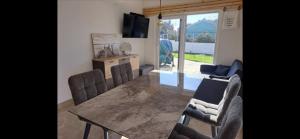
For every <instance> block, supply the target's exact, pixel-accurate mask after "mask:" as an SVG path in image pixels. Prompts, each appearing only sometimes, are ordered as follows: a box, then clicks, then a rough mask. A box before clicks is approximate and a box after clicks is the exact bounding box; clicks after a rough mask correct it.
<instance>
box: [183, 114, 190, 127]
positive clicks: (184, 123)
mask: <svg viewBox="0 0 300 139" xmlns="http://www.w3.org/2000/svg"><path fill="white" fill-rule="evenodd" d="M190 119H191V118H190V116H188V115H184V118H183V123H182V124H183V125H185V126H187V125H188V124H189V123H190Z"/></svg>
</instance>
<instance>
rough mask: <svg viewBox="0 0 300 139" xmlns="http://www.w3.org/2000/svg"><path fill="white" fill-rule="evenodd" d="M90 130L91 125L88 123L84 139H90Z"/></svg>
mask: <svg viewBox="0 0 300 139" xmlns="http://www.w3.org/2000/svg"><path fill="white" fill-rule="evenodd" d="M90 129H91V124H89V123H86V125H85V130H84V135H83V139H88V137H89V133H90Z"/></svg>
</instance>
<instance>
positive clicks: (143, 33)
mask: <svg viewBox="0 0 300 139" xmlns="http://www.w3.org/2000/svg"><path fill="white" fill-rule="evenodd" d="M148 27H149V18H145V17H144V16H142V15H138V14H134V13H131V14H124V20H123V31H122V34H123V38H147V37H148Z"/></svg>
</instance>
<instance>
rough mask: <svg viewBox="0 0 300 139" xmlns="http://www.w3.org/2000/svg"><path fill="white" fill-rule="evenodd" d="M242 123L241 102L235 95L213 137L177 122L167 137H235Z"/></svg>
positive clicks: (198, 138)
mask: <svg viewBox="0 0 300 139" xmlns="http://www.w3.org/2000/svg"><path fill="white" fill-rule="evenodd" d="M242 124H243V103H242V98H241V97H240V96H235V97H234V98H233V100H232V101H231V103H230V106H229V108H228V111H227V112H226V114H225V116H224V119H223V121H222V123H221V125H220V127H218V134H217V135H216V136H215V137H208V136H206V135H203V134H201V133H198V132H197V131H195V130H194V129H192V128H190V127H187V126H185V125H183V124H180V123H177V124H176V126H175V127H174V129H173V131H172V133H171V135H170V136H169V139H235V138H236V136H237V134H238V132H239V130H240V129H241V127H242Z"/></svg>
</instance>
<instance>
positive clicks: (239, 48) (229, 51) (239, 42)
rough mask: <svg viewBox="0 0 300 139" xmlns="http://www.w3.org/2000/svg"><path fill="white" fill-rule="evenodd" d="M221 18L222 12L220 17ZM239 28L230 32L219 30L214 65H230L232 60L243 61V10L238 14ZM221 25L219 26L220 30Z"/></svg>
mask: <svg viewBox="0 0 300 139" xmlns="http://www.w3.org/2000/svg"><path fill="white" fill-rule="evenodd" d="M220 16H221V17H223V12H222V13H221V15H220ZM239 16H240V17H239V23H238V24H239V27H238V28H236V29H232V30H223V29H221V30H220V35H219V36H220V38H219V39H218V40H219V47H217V50H216V51H217V53H216V57H215V58H216V60H215V62H216V63H215V64H223V65H231V64H232V62H233V60H234V59H239V60H241V61H243V10H240V12H239ZM221 26H222V24H219V27H220V28H221Z"/></svg>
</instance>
